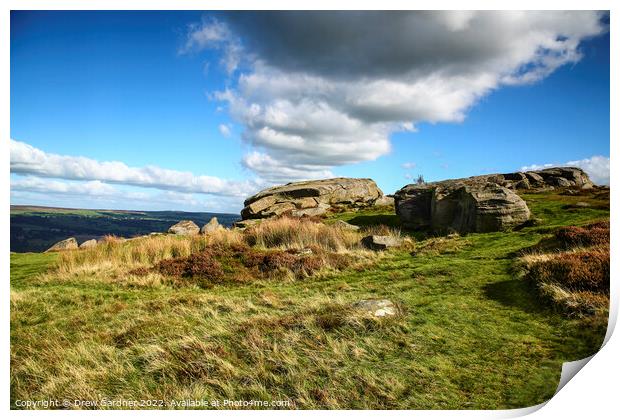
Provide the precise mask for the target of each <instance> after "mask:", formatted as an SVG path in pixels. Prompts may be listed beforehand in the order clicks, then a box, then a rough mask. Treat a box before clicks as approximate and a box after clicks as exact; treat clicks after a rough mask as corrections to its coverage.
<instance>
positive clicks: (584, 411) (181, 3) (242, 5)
mask: <svg viewBox="0 0 620 420" xmlns="http://www.w3.org/2000/svg"><path fill="white" fill-rule="evenodd" d="M616 4H617V2H614V1H611V0H608V1H603V0H589V1H575V0H565V1H562V2H559V1H557V0H555V1H553V0H521V1H514V0H504V1H501V2H498V1H488V0H487V1H483V0H474V1H466V0H461V1H458V0H434V1H429V0H425V1H415V2H407V1H394V0H382V1H380V2H377V1H375V2H371V1H367V0H358V1H355V2H343V1H341V2H337V1H334V0H329V1H328V0H314V1H308V0H303V1H296V2H294V3H293V2H291V1H290V0H289V1H282V0H263V1H261V2H256V1H254V2H253V1H248V0H213V1H209V2H199V1H192V0H177V1H169V0H150V1H144V0H142V1H140V0H107V1H105V0H91V1H88V2H85V1H83V0H82V1H80V0H57V1H54V2H53V3H52V2H51V1H43V0H21V1H17V0H5V1H3V2H2V6H1V8H2V9H3V10H2V11H3V13H2V18H1V21H0V33H1V34H2V37H1V39H2V42H1V45H0V53H1V57H2V61H1V62H2V67H1V72H2V77H1V78H0V80H1V82H0V83H1V85H0V86H2V90H1V91H2V92H4V97H3V100H2V101H1V102H0V104H1V105H0V106H1V110H2V113H1V115H2V116H1V117H0V129H1V130H2V131H1V132H2V133H3V141H2V142H0V157H1V158H0V162H1V163H0V165H2V170H3V171H4V174H5V175H4V179H3V180H2V182H0V190H1V197H2V198H1V200H2V212H3V217H2V219H1V221H0V231H1V232H2V234H3V235H4V238H7V237H8V234H9V208H10V207H9V202H10V200H9V142H8V140H9V138H10V125H9V124H10V115H9V112H10V111H9V105H10V96H9V95H8V94H7V93H8V92H9V89H10V76H9V59H10V28H9V26H10V10H12V9H13V10H37V9H40V10H63V9H65V10H69V9H77V10H216V9H224V10H234V9H250V10H256V9H272V10H273V9H302V10H303V9H324V10H337V9H357V10H400V9H434V10H439V9H446V10H450V9H479V10H495V9H507V10H552V9H558V8H559V9H562V10H610V11H611V16H610V20H611V22H613V23H611V24H610V27H614V30H611V70H610V74H611V92H616V93H617V92H620V90H619V86H618V82H617V79H618V78H617V76H616V75H617V74H618V69H619V67H618V51H617V48H616V49H614V47H617V46H618V35H617V34H618V31H617V30H616V28H615V25H616V23H615V20H616V19H614V18H615V9H616V7H614V6H615V5H616ZM610 115H611V138H612V139H618V128H617V126H618V122H617V119H618V95H617V94H615V95H611V109H610ZM616 149H617V143H616V142H612V143H611V155H613V156H615V155H616ZM612 162H613V160H612ZM618 181H619V179H618V171H616V168H615V167H614V166H612V167H611V184H612V185H614V186H615V185H618ZM611 206H612V207H611V210H612V214H614V211H615V209H617V208H618V206H617V199H616V194H615V193H612V202H611ZM617 233H618V229H616V225H615V220H614V223H612V254H614V251H615V250H616V249H617V243H618V240H617V238H618V235H617ZM0 258H1V260H0V270H2V283H1V284H2V292H3V293H2V296H3V298H2V300H1V313H2V319H3V320H4V322H3V323H2V326H1V327H0V328H1V331H2V338H3V343H4V345H3V347H2V355H3V357H2V361H3V363H2V366H1V372H0V375H2V376H1V378H2V384H3V386H2V395H1V399H0V407H1V408H0V409H4V410H7V411H8V410H9V381H10V377H9V357H10V356H9V354H10V351H9V350H10V338H9V319H10V318H9V316H10V315H9V294H10V289H9V241H8V240H6V239H5V240H3V241H0ZM616 266H617V264H616V257H615V255H614V257H613V258H612V308H611V316H610V319H612V324H615V320H616V318H617V313H618V299H617V296H618V290H616V289H617V287H616V283H617V281H616V278H615V277H616V276H615V274H616V272H617V270H616ZM612 331H613V326H612V325H610V329H609V332H608V337H607V338H608V339H609V341H608V342H607V343H606V345H605V346H604V347H603V348H602V349H601V351H600V352H599V353H598V354H596V355H595V357H593V358H592V360H591V361H590V362H589V363H588V364H587V365H586V366H585V367H584V368H583V369H582V371H581V372H579V373H578V374H577V376H576V377H575V379H573V380H571V381H569V382H568V383H567V384H566V386H565V387H564V388H562V389H561V390H560V392H559V393H558V394H557V395H556V396H555V397H553V398H552V399H551V400H550V401H549V402H548V403H547V404H546V405H545V404H542V405H541V406H542V407H532V408H526V409H519V410H507V411H388V412H375V411H363V412H356V413H350V412H348V411H329V412H326V411H321V412H317V411H300V412H291V411H283V412H260V411H222V412H211V411H209V412H204V411H183V412H180V413H179V412H177V413H178V414H179V415H182V416H192V417H193V416H200V417H204V416H209V417H229V418H234V419H238V418H240V419H247V418H254V417H264V418H266V417H269V418H274V419H282V418H284V417H288V416H293V415H294V416H299V417H302V418H310V417H312V418H314V417H315V416H328V415H329V416H330V417H331V416H334V417H336V418H344V417H345V416H346V417H348V416H350V415H355V416H356V417H358V418H361V419H364V418H374V417H375V416H376V415H379V416H390V417H394V418H410V417H412V416H413V417H424V418H442V419H443V418H459V419H479V418H506V417H517V416H521V415H524V414H527V413H531V412H533V411H535V412H534V414H532V418H538V419H546V418H565V419H579V420H582V419H583V418H584V417H586V418H601V419H605V418H610V417H611V413H614V414H616V415H617V413H618V412H619V410H618V408H619V404H618V401H619V400H620V398H618V396H617V391H616V386H617V384H618V374H619V368H618V367H619V362H618V357H617V355H618V354H620V351H619V348H620V344H618V338H617V337H616V336H614V335H611V337H610V334H611V332H612ZM616 335H617V334H616ZM536 409H538V410H537V411H536ZM177 413H170V412H165V411H153V412H144V411H141V412H135V411H134V412H119V411H114V412H105V411H97V412H92V414H90V413H89V414H90V415H92V416H96V417H99V416H103V417H109V416H115V417H129V416H135V415H148V416H154V417H160V416H164V415H165V416H168V415H170V414H172V415H175V414H177ZM10 415H12V416H16V417H22V416H24V417H30V416H37V417H39V416H41V417H44V418H49V417H54V418H56V417H58V416H66V415H69V416H72V415H82V414H77V413H76V414H72V413H68V412H49V411H37V412H21V411H12V412H10Z"/></svg>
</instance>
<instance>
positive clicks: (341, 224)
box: [334, 220, 360, 230]
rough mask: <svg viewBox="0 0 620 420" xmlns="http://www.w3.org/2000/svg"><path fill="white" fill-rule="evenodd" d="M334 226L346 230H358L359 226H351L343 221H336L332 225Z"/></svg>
mask: <svg viewBox="0 0 620 420" xmlns="http://www.w3.org/2000/svg"><path fill="white" fill-rule="evenodd" d="M334 226H336V227H339V228H341V229H347V230H360V227H359V226H355V225H352V224H351V223H347V222H345V221H344V220H338V221H337V222H336V223H334Z"/></svg>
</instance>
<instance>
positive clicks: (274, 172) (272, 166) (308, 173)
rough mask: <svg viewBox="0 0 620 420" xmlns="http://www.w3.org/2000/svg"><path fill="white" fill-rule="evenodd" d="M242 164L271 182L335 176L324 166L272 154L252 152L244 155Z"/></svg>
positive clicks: (280, 182)
mask: <svg viewBox="0 0 620 420" xmlns="http://www.w3.org/2000/svg"><path fill="white" fill-rule="evenodd" d="M241 164H242V165H243V166H244V167H246V168H248V169H250V170H251V171H253V172H254V173H256V174H257V175H258V176H260V177H261V178H262V179H266V180H269V182H270V183H276V184H278V183H279V184H282V183H287V182H290V181H291V180H310V179H323V178H333V177H334V174H333V173H332V172H331V171H330V170H328V169H325V168H324V167H322V166H313V165H304V164H296V165H292V164H291V163H289V162H280V161H279V160H276V159H274V158H272V157H271V156H269V155H267V154H264V153H260V152H256V151H255V152H252V153H249V154H247V155H245V156H244V157H243V160H242V161H241Z"/></svg>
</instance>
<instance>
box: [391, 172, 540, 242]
mask: <svg viewBox="0 0 620 420" xmlns="http://www.w3.org/2000/svg"><path fill="white" fill-rule="evenodd" d="M396 214H398V216H399V217H400V219H401V222H402V224H403V226H405V227H407V228H413V229H431V230H434V231H456V232H459V233H468V232H495V231H500V230H506V229H508V228H510V227H514V226H516V225H519V224H521V223H523V222H525V221H526V220H528V219H529V217H530V210H529V209H528V207H527V204H526V203H525V201H523V200H522V199H521V198H520V197H519V196H518V195H517V194H515V193H514V192H513V191H511V190H509V189H508V188H506V187H502V186H499V185H497V184H494V183H484V184H467V183H464V182H461V180H454V181H442V182H437V183H432V184H425V185H417V184H412V185H407V186H406V187H404V188H402V189H401V190H399V191H398V192H397V193H396Z"/></svg>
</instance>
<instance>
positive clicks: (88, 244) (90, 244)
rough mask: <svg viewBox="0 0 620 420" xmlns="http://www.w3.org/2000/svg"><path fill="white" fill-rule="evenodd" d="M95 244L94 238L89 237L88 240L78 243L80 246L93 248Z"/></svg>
mask: <svg viewBox="0 0 620 420" xmlns="http://www.w3.org/2000/svg"><path fill="white" fill-rule="evenodd" d="M96 246H97V240H96V239H89V240H88V241H84V242H82V243H81V244H80V248H94V247H96Z"/></svg>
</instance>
